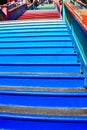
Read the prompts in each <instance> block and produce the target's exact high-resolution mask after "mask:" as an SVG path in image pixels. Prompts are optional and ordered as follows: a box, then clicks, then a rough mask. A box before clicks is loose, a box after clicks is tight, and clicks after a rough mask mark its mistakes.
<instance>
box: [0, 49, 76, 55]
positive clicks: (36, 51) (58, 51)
mask: <svg viewBox="0 0 87 130" xmlns="http://www.w3.org/2000/svg"><path fill="white" fill-rule="evenodd" d="M73 53H74V48H73V47H72V48H24V49H22V48H20V49H16V48H14V49H11V48H10V49H0V55H10V54H11V55H12V54H14V55H15V54H44V55H45V54H51V55H52V54H73Z"/></svg>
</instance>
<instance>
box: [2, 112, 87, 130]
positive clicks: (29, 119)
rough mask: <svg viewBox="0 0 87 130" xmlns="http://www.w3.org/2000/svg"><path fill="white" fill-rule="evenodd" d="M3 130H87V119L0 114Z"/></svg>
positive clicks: (80, 117)
mask: <svg viewBox="0 0 87 130" xmlns="http://www.w3.org/2000/svg"><path fill="white" fill-rule="evenodd" d="M0 122H1V126H0V128H1V129H4V130H7V129H11V130H12V129H16V130H20V129H21V130H24V129H25V130H27V129H30V130H35V128H36V129H37V130H53V129H54V128H55V130H58V128H60V130H64V129H66V130H74V129H75V128H76V129H77V130H82V129H83V128H84V129H86V128H87V117H86V116H85V117H82V116H73V117H72V116H68V117H65V116H44V115H42V116H41V115H37V116H36V115H27V114H26V115H24V114H17V115H16V114H11V113H1V114H0Z"/></svg>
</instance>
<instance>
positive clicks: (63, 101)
mask: <svg viewBox="0 0 87 130" xmlns="http://www.w3.org/2000/svg"><path fill="white" fill-rule="evenodd" d="M74 88H75V87H74ZM86 101H87V91H84V92H65V93H64V92H49V91H48V92H47V91H35V90H34V91H28V90H26V89H25V90H23V91H21V90H14V89H13V90H0V104H2V105H13V106H34V107H38V106H41V107H51V108H53V107H54V108H56V107H62V108H63V107H68V108H76V107H77V108H86V107H87V103H86Z"/></svg>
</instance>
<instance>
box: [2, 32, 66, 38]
mask: <svg viewBox="0 0 87 130" xmlns="http://www.w3.org/2000/svg"><path fill="white" fill-rule="evenodd" d="M20 36H21V37H24V36H25V37H36V36H39V37H42V36H43V37H44V36H52V37H54V36H58V37H59V36H69V32H49V33H48V32H37V33H36V32H30V33H29V32H20V33H15V35H14V33H11V34H10V33H8V34H6V33H4V34H3V33H2V34H0V38H8V37H9V38H10V37H16V38H17V37H20Z"/></svg>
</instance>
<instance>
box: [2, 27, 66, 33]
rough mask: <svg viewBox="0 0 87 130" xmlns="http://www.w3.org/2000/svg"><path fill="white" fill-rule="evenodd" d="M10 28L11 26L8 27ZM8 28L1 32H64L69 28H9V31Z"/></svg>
mask: <svg viewBox="0 0 87 130" xmlns="http://www.w3.org/2000/svg"><path fill="white" fill-rule="evenodd" d="M8 29H9V28H8ZM8 29H4V30H3V29H2V30H1V32H0V34H4V33H7V34H11V33H21V32H23V33H24V32H29V33H30V32H31V33H32V32H36V33H38V32H48V33H49V32H64V31H66V32H67V31H68V29H67V28H40V29H38V28H37V29H36V28H35V29H34V28H31V29H30V28H22V29H16V28H15V29H9V31H8Z"/></svg>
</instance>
